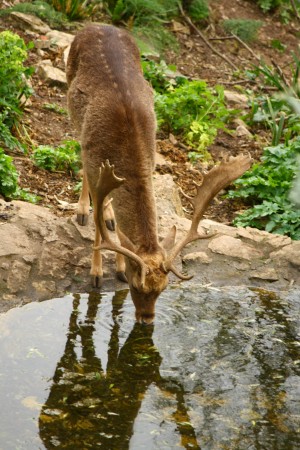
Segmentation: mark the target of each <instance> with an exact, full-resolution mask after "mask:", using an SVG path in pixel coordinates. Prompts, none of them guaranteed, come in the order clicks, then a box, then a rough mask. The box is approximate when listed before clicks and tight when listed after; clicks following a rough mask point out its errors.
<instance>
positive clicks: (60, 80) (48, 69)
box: [37, 59, 67, 89]
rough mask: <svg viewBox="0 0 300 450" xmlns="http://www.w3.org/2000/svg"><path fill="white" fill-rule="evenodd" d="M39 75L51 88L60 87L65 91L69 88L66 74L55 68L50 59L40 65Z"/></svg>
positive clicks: (38, 67)
mask: <svg viewBox="0 0 300 450" xmlns="http://www.w3.org/2000/svg"><path fill="white" fill-rule="evenodd" d="M37 74H38V76H39V77H40V78H41V79H42V80H44V81H45V82H46V83H47V84H49V85H50V86H59V87H61V88H65V89H66V88H67V78H66V74H65V72H63V71H62V70H60V69H58V68H57V67H53V64H52V62H51V61H50V59H45V60H43V61H42V62H41V63H40V64H38V66H37Z"/></svg>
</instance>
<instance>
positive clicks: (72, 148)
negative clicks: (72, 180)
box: [31, 140, 80, 173]
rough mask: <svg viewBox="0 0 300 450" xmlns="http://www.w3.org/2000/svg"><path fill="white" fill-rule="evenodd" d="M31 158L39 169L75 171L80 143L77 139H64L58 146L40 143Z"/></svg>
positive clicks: (78, 159)
mask: <svg viewBox="0 0 300 450" xmlns="http://www.w3.org/2000/svg"><path fill="white" fill-rule="evenodd" d="M31 158H32V159H33V161H34V164H35V165H36V166H38V167H40V168H41V169H45V170H49V171H50V172H55V171H68V172H72V173H76V172H78V170H79V166H80V144H79V143H78V142H77V141H72V140H71V141H64V142H63V143H62V144H61V145H60V146H59V147H56V148H54V147H51V146H50V145H40V146H39V147H37V148H36V149H35V150H34V151H33V152H32V156H31Z"/></svg>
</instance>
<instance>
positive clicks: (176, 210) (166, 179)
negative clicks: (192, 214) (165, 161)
mask: <svg viewBox="0 0 300 450" xmlns="http://www.w3.org/2000/svg"><path fill="white" fill-rule="evenodd" d="M153 184H154V192H155V197H156V200H157V212H158V214H159V215H167V216H168V215H172V214H177V215H178V216H179V217H184V212H183V209H182V204H181V200H180V197H179V192H178V188H177V186H176V185H175V183H174V181H173V178H172V176H171V175H169V174H166V175H157V174H155V175H154V177H153ZM171 225H172V224H171Z"/></svg>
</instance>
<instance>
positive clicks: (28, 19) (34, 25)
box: [10, 11, 50, 34]
mask: <svg viewBox="0 0 300 450" xmlns="http://www.w3.org/2000/svg"><path fill="white" fill-rule="evenodd" d="M10 17H11V18H13V20H15V21H16V22H18V24H19V26H20V27H22V28H23V29H24V30H25V31H27V30H28V29H29V30H32V31H35V32H36V33H39V34H46V33H48V32H49V31H50V27H49V26H48V25H47V24H46V23H45V22H43V21H42V20H41V19H39V18H38V17H36V16H33V15H31V14H24V13H21V12H17V11H13V12H11V13H10Z"/></svg>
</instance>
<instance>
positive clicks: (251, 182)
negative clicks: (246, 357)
mask: <svg viewBox="0 0 300 450" xmlns="http://www.w3.org/2000/svg"><path fill="white" fill-rule="evenodd" d="M299 154H300V138H296V139H294V140H293V141H292V142H291V143H290V144H289V145H285V144H279V145H277V146H274V147H267V148H265V149H264V152H263V156H262V162H261V163H258V164H255V165H254V166H253V167H252V168H251V169H250V170H249V171H248V172H246V173H245V174H244V175H243V176H242V177H241V178H239V179H238V180H237V181H236V182H235V186H236V190H235V191H233V190H231V191H229V193H228V197H229V198H243V199H247V201H248V202H249V203H250V204H252V207H251V208H250V209H248V210H246V211H245V212H244V213H243V214H241V215H239V216H238V217H237V218H236V219H235V221H234V224H235V225H237V226H252V227H256V228H259V229H265V230H266V231H269V232H274V233H278V234H286V235H289V236H291V237H292V238H293V239H300V210H299V209H296V208H295V205H294V204H293V203H292V202H291V201H290V197H289V195H290V194H289V193H290V190H291V188H292V186H293V181H294V178H295V175H296V172H297V164H296V158H297V155H299Z"/></svg>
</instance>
